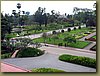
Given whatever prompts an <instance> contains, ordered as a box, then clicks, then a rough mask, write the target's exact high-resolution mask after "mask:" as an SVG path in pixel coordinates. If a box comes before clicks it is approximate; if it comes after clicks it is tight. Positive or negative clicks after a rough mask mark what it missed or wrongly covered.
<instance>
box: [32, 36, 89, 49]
mask: <svg viewBox="0 0 100 76" xmlns="http://www.w3.org/2000/svg"><path fill="white" fill-rule="evenodd" d="M33 41H34V42H40V43H44V38H38V39H35V40H33ZM46 43H48V44H54V45H58V44H59V43H62V45H63V46H64V45H65V43H66V44H67V42H65V41H63V40H62V39H56V40H54V39H52V38H47V39H46ZM88 44H90V42H84V41H78V40H77V42H76V43H70V44H68V46H70V47H74V48H84V47H85V46H87V45H88Z"/></svg>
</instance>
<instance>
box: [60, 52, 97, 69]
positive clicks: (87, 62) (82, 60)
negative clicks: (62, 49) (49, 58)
mask: <svg viewBox="0 0 100 76" xmlns="http://www.w3.org/2000/svg"><path fill="white" fill-rule="evenodd" d="M59 60H61V61H65V62H70V63H75V64H79V65H83V66H87V67H92V68H96V59H92V58H88V57H81V56H73V55H67V54H63V55H61V56H59Z"/></svg>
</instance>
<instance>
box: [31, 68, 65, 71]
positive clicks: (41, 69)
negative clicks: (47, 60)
mask: <svg viewBox="0 0 100 76" xmlns="http://www.w3.org/2000/svg"><path fill="white" fill-rule="evenodd" d="M32 72H65V71H62V70H58V69H53V68H37V69H32Z"/></svg>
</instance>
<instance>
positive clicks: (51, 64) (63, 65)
mask: <svg viewBox="0 0 100 76" xmlns="http://www.w3.org/2000/svg"><path fill="white" fill-rule="evenodd" d="M58 57H59V55H57V54H50V53H46V54H44V55H42V56H39V57H29V58H14V59H4V60H2V61H3V62H8V63H10V64H13V65H16V66H19V67H21V68H25V69H28V70H31V69H32V68H55V69H59V70H64V71H66V72H96V69H94V68H89V67H85V66H81V65H77V64H72V63H68V62H63V61H60V60H58Z"/></svg>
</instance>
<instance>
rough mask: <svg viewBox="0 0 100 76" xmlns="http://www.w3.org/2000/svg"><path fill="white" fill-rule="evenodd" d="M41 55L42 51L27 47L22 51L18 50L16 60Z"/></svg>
mask: <svg viewBox="0 0 100 76" xmlns="http://www.w3.org/2000/svg"><path fill="white" fill-rule="evenodd" d="M43 54H44V51H41V50H40V49H36V48H31V47H27V48H24V49H22V50H19V52H18V53H17V55H16V57H17V58H23V57H37V56H40V55H43Z"/></svg>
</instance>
